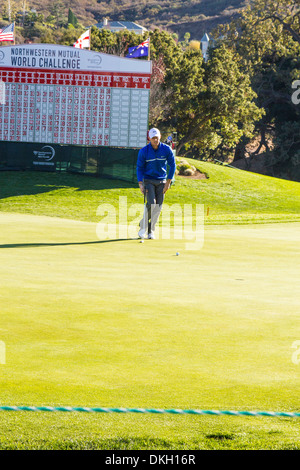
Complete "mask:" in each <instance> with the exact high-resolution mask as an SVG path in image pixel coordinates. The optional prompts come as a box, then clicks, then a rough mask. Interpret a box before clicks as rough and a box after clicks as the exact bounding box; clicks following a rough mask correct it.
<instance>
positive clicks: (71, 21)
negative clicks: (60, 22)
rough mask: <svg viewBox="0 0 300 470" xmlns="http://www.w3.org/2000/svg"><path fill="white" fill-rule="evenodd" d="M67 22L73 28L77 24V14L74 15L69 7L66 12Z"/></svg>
mask: <svg viewBox="0 0 300 470" xmlns="http://www.w3.org/2000/svg"><path fill="white" fill-rule="evenodd" d="M68 24H71V25H73V26H74V28H76V26H78V19H77V16H75V15H74V13H73V12H72V10H71V8H69V12H68Z"/></svg>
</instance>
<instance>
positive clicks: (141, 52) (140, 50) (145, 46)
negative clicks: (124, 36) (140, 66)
mask: <svg viewBox="0 0 300 470" xmlns="http://www.w3.org/2000/svg"><path fill="white" fill-rule="evenodd" d="M149 43H150V39H149V38H148V39H146V41H144V42H142V43H141V44H139V45H138V46H134V47H129V48H128V52H129V54H127V56H126V57H129V58H130V57H147V56H148V54H149Z"/></svg>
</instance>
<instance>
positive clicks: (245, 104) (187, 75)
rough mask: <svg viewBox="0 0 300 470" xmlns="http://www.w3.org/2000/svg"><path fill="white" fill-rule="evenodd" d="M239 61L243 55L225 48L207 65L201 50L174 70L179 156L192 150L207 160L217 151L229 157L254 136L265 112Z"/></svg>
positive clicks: (171, 79) (171, 77) (171, 80)
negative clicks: (240, 143)
mask: <svg viewBox="0 0 300 470" xmlns="http://www.w3.org/2000/svg"><path fill="white" fill-rule="evenodd" d="M238 63H239V57H238V55H237V54H236V53H234V52H233V51H232V50H230V49H228V48H226V46H225V45H221V46H220V47H218V48H216V49H215V50H213V51H212V53H211V58H210V60H209V61H208V62H207V64H204V63H203V59H202V54H201V52H198V51H193V50H188V51H186V52H185V53H184V54H183V55H182V58H181V60H180V61H178V62H177V66H176V67H174V69H173V71H169V77H168V80H169V83H170V85H171V87H172V95H171V97H172V113H173V115H174V116H176V121H177V122H176V124H177V129H178V137H179V145H178V153H179V152H180V151H181V150H183V149H185V150H187V149H189V148H191V147H192V148H193V149H194V150H195V149H197V151H198V154H199V155H202V156H209V155H211V154H212V152H214V151H217V149H218V150H221V152H222V153H224V152H225V151H229V150H232V148H233V147H234V146H235V145H236V144H237V142H238V141H239V140H240V139H241V138H242V137H243V136H248V137H250V136H251V135H252V133H253V130H254V124H255V121H256V120H258V119H260V118H261V116H262V110H260V109H259V108H258V107H257V106H256V105H255V103H254V98H255V96H256V95H255V93H254V91H253V90H252V89H251V86H250V78H249V76H248V75H247V74H245V73H243V72H241V71H240V69H239V65H238Z"/></svg>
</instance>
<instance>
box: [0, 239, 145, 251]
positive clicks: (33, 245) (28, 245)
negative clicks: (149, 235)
mask: <svg viewBox="0 0 300 470" xmlns="http://www.w3.org/2000/svg"><path fill="white" fill-rule="evenodd" d="M133 240H139V239H138V238H116V239H109V240H95V241H91V242H61V243H7V244H5V245H0V249H5V248H38V247H45V246H71V245H98V244H102V243H113V242H124V241H133Z"/></svg>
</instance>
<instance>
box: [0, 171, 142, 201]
mask: <svg viewBox="0 0 300 470" xmlns="http://www.w3.org/2000/svg"><path fill="white" fill-rule="evenodd" d="M74 188H75V189H76V191H95V190H96V191H100V190H102V189H116V188H137V184H135V183H133V182H132V183H130V182H127V181H121V180H115V179H110V178H101V177H96V176H91V175H74V174H71V173H47V172H35V171H22V172H20V171H1V172H0V199H5V198H9V197H14V196H24V195H27V196H29V195H35V194H42V193H47V192H50V191H56V190H59V189H74Z"/></svg>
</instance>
